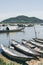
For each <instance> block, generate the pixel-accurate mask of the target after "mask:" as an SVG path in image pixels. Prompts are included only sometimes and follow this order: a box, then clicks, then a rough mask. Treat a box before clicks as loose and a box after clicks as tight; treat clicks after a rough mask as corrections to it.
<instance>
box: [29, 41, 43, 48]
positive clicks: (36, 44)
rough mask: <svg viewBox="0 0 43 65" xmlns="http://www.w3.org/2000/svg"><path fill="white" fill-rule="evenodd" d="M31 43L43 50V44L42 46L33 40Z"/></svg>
mask: <svg viewBox="0 0 43 65" xmlns="http://www.w3.org/2000/svg"><path fill="white" fill-rule="evenodd" d="M30 43H31V44H34V45H35V46H36V47H39V48H43V44H40V43H39V42H36V41H34V40H31V41H30Z"/></svg>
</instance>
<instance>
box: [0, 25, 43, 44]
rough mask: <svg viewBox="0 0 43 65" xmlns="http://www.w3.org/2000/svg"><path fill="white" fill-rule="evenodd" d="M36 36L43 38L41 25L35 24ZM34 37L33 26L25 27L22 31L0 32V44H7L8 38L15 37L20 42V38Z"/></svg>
mask: <svg viewBox="0 0 43 65" xmlns="http://www.w3.org/2000/svg"><path fill="white" fill-rule="evenodd" d="M35 29H36V32H37V37H38V38H43V26H40V25H35ZM34 37H35V31H34V27H26V28H25V29H24V31H22V32H12V33H0V44H4V45H9V40H10V41H11V39H15V40H17V41H19V42H21V39H26V40H31V39H32V38H34Z"/></svg>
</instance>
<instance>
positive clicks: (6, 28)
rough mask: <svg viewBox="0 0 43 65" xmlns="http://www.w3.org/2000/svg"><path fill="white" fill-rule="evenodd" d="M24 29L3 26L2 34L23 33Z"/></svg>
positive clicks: (0, 28) (0, 30)
mask: <svg viewBox="0 0 43 65" xmlns="http://www.w3.org/2000/svg"><path fill="white" fill-rule="evenodd" d="M23 29H24V27H18V26H10V25H7V26H1V27H0V32H18V31H21V30H23Z"/></svg>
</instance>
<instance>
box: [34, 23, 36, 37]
mask: <svg viewBox="0 0 43 65" xmlns="http://www.w3.org/2000/svg"><path fill="white" fill-rule="evenodd" d="M34 31H35V38H37V32H36V29H35V24H34Z"/></svg>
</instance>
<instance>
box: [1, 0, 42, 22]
mask: <svg viewBox="0 0 43 65" xmlns="http://www.w3.org/2000/svg"><path fill="white" fill-rule="evenodd" d="M18 15H25V16H28V17H38V18H40V19H43V0H0V21H1V20H3V19H6V18H9V17H15V16H18Z"/></svg>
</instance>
